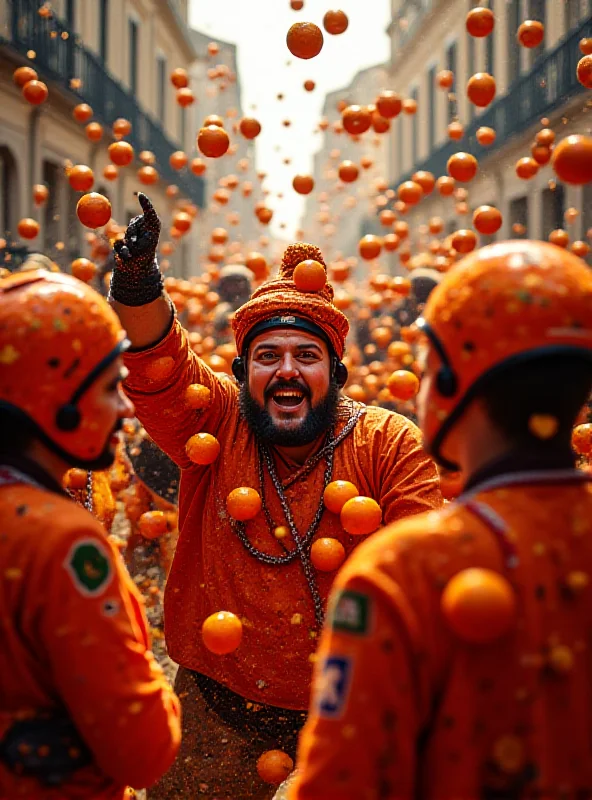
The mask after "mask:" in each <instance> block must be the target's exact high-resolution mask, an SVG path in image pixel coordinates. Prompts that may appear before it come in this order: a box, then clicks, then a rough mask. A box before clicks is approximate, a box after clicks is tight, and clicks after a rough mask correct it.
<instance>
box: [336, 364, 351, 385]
mask: <svg viewBox="0 0 592 800" xmlns="http://www.w3.org/2000/svg"><path fill="white" fill-rule="evenodd" d="M333 375H334V377H335V382H336V383H337V385H338V386H339V387H340V388H341V387H342V386H345V384H346V383H347V379H348V377H349V373H348V371H347V367H346V366H345V364H344V363H343V361H336V362H335V368H334V371H333Z"/></svg>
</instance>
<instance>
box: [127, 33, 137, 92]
mask: <svg viewBox="0 0 592 800" xmlns="http://www.w3.org/2000/svg"><path fill="white" fill-rule="evenodd" d="M127 24H128V38H129V87H130V89H131V90H132V94H136V93H137V91H138V23H137V22H136V21H135V20H133V19H129V20H128V23H127Z"/></svg>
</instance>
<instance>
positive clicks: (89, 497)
mask: <svg viewBox="0 0 592 800" xmlns="http://www.w3.org/2000/svg"><path fill="white" fill-rule="evenodd" d="M66 492H67V493H68V494H69V495H70V497H71V498H72V500H74V501H75V502H77V503H78V505H81V506H82V507H83V508H86V510H87V511H89V512H90V513H91V514H92V513H93V511H94V503H93V474H92V472H91V471H90V470H88V472H87V473H86V497H85V498H84V500H83V501H82V502H81V501H80V500H79V499H78V497H77V496H76V493H75V492H73V491H72V490H71V489H66Z"/></svg>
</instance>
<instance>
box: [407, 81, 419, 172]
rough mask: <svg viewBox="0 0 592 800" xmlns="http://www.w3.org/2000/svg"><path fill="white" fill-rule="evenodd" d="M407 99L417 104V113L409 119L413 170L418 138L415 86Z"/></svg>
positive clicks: (416, 93)
mask: <svg viewBox="0 0 592 800" xmlns="http://www.w3.org/2000/svg"><path fill="white" fill-rule="evenodd" d="M409 97H410V98H411V99H412V100H415V102H416V103H417V109H418V110H417V111H416V112H415V114H413V116H412V117H411V166H412V167H413V168H414V169H415V165H416V164H417V139H418V136H419V125H418V123H417V116H418V114H419V89H418V88H417V86H416V87H415V88H414V89H413V91H412V92H411V94H410V95H409Z"/></svg>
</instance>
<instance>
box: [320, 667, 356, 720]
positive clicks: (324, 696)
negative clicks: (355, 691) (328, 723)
mask: <svg viewBox="0 0 592 800" xmlns="http://www.w3.org/2000/svg"><path fill="white" fill-rule="evenodd" d="M351 676H352V660H351V658H348V657H347V656H328V657H327V658H326V659H325V660H324V662H323V666H322V669H321V672H320V674H319V676H318V678H317V684H316V687H315V693H316V705H317V709H318V713H319V716H321V717H325V718H326V719H339V718H340V717H341V716H342V714H343V712H344V711H345V708H346V706H347V697H348V694H349V688H350V685H351Z"/></svg>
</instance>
